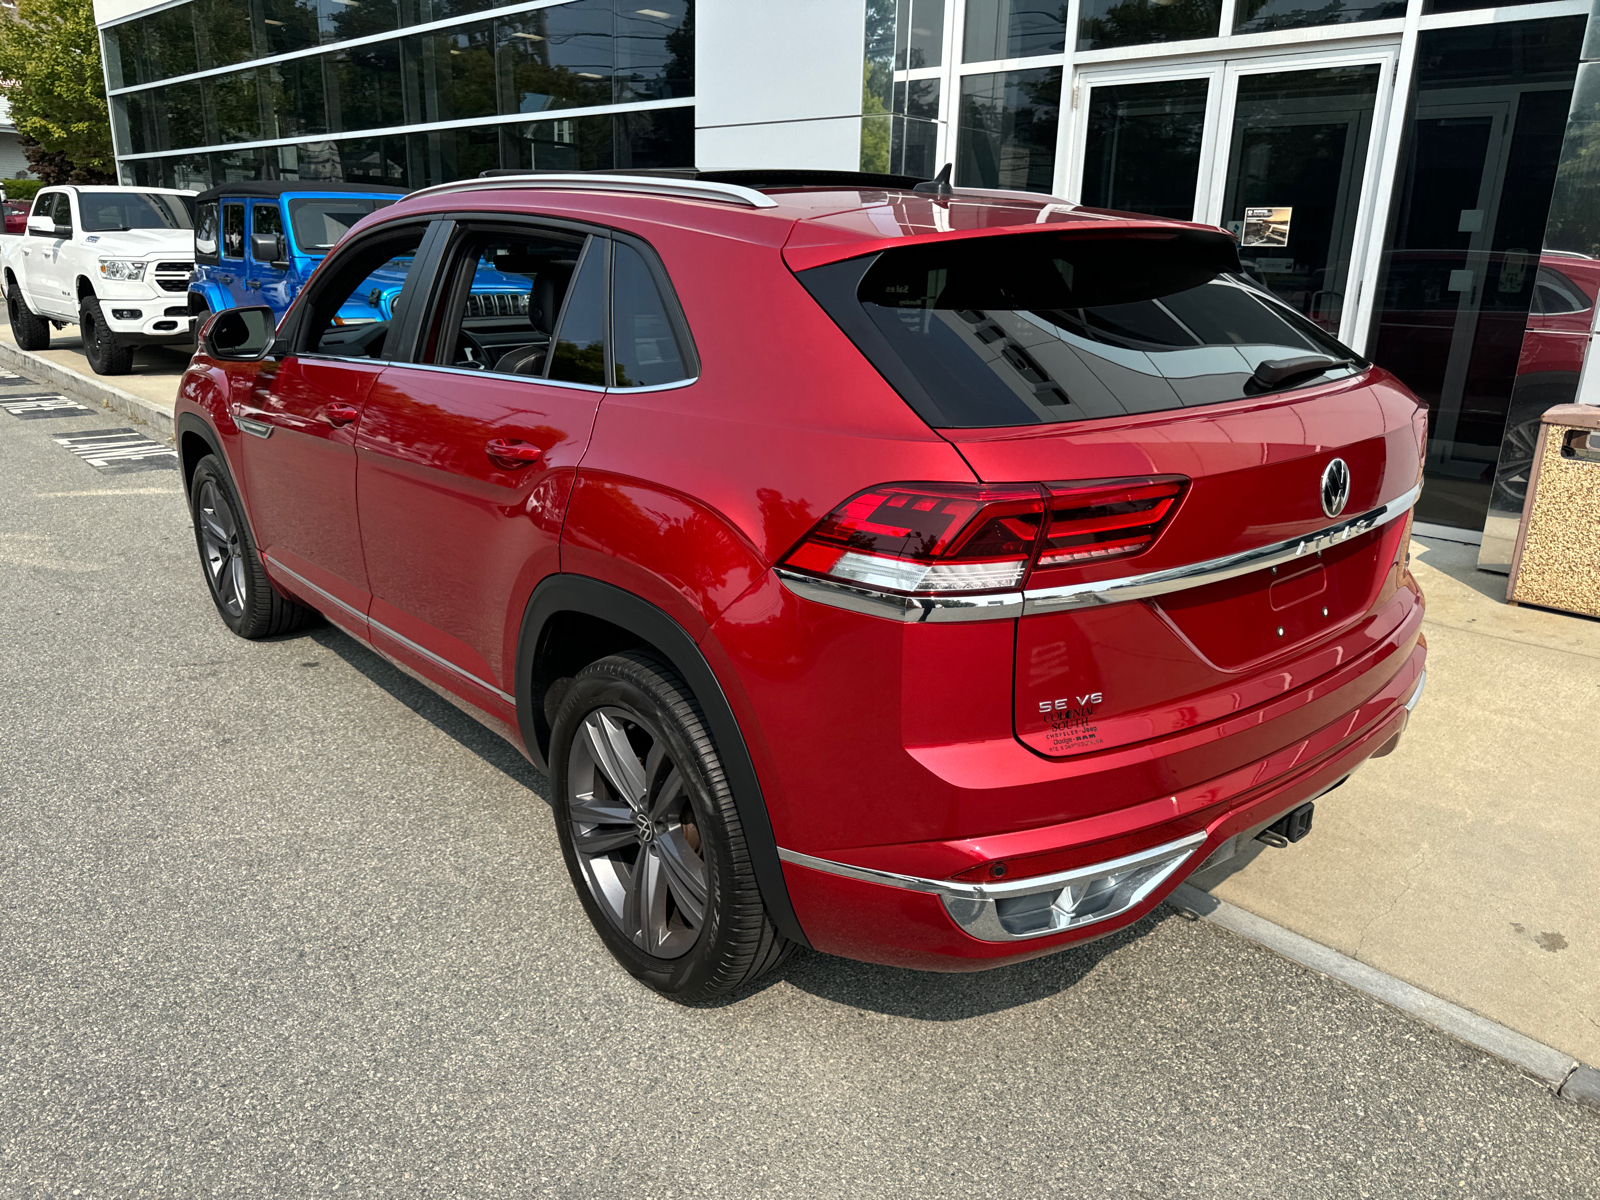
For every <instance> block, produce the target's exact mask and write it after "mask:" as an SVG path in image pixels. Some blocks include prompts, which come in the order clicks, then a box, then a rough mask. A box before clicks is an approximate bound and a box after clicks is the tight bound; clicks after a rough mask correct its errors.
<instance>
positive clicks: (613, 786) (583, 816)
mask: <svg viewBox="0 0 1600 1200" xmlns="http://www.w3.org/2000/svg"><path fill="white" fill-rule="evenodd" d="M630 739H631V740H630ZM635 747H642V749H643V753H642V754H641V752H640V750H639V749H636V748H635ZM567 755H568V757H567V784H566V786H567V789H568V791H567V795H568V797H569V799H568V801H567V827H568V830H569V831H570V834H571V837H572V848H573V850H574V851H576V853H577V856H578V861H579V863H580V865H581V868H582V875H583V879H584V881H585V883H586V885H587V887H588V889H589V892H590V894H591V896H592V897H593V898H594V901H595V903H596V904H597V905H598V906H599V907H600V908H601V910H602V911H603V912H604V913H605V916H606V918H607V919H608V920H609V921H610V922H611V923H612V924H614V925H615V926H617V928H618V929H619V930H620V932H621V933H622V935H623V936H624V937H625V938H626V939H627V940H628V941H629V942H630V943H632V944H633V945H634V946H635V947H637V948H638V949H640V950H642V951H643V952H645V953H646V954H649V955H650V956H651V957H654V958H662V959H672V958H679V957H681V956H682V955H684V954H686V953H688V951H689V950H691V949H692V948H693V947H694V945H695V942H696V941H697V940H698V938H699V935H700V930H701V927H702V925H703V924H704V922H705V916H706V905H707V903H708V902H709V901H708V896H709V892H710V882H709V876H708V869H707V865H706V862H705V859H704V858H703V857H702V856H701V855H700V854H699V853H698V852H697V851H696V849H695V843H694V840H693V836H694V835H693V832H692V831H693V828H694V825H695V823H696V820H695V816H694V813H693V809H692V808H691V807H690V802H689V794H688V790H687V787H686V784H685V781H684V777H683V774H682V773H681V772H680V771H679V769H678V765H677V764H676V763H675V762H673V760H672V756H671V752H670V751H669V750H668V748H667V746H666V745H665V742H664V739H662V738H661V737H660V736H659V735H657V734H656V733H655V731H654V730H653V729H651V727H650V726H648V725H646V724H644V722H643V721H642V720H641V719H640V718H639V717H637V716H635V715H634V714H633V713H631V712H629V711H627V710H625V709H622V708H612V707H607V708H600V709H596V710H594V711H593V712H590V713H589V714H588V715H587V716H585V718H584V720H583V723H582V725H580V726H579V731H578V735H577V736H576V737H574V738H573V740H572V744H571V748H570V749H569V750H568V752H567Z"/></svg>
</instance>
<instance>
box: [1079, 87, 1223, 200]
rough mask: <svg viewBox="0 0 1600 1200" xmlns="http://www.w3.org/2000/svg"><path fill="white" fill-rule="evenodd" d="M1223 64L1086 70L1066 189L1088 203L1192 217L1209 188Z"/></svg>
mask: <svg viewBox="0 0 1600 1200" xmlns="http://www.w3.org/2000/svg"><path fill="white" fill-rule="evenodd" d="M1221 78H1222V65H1221V64H1220V63H1217V64H1213V65H1209V66H1208V65H1200V66H1191V67H1189V68H1188V69H1187V70H1182V71H1173V70H1171V69H1168V70H1166V71H1152V70H1150V69H1149V68H1144V69H1142V70H1139V69H1135V70H1126V69H1124V70H1105V71H1082V72H1080V73H1079V75H1078V83H1077V98H1078V100H1079V103H1080V109H1079V111H1080V117H1079V120H1078V124H1077V130H1078V145H1077V146H1076V147H1075V148H1074V153H1073V154H1072V156H1071V162H1072V163H1073V164H1074V168H1075V170H1074V172H1073V176H1074V177H1073V178H1071V179H1070V180H1069V182H1068V185H1067V195H1069V196H1076V197H1078V202H1079V203H1080V204H1084V205H1087V206H1089V207H1091V208H1111V209H1117V210H1119V211H1122V212H1134V213H1149V214H1150V215H1151V216H1157V217H1170V218H1173V219H1176V220H1179V221H1192V220H1194V219H1195V214H1196V213H1197V212H1198V211H1199V210H1200V209H1201V208H1202V207H1203V206H1204V203H1205V197H1206V194H1207V192H1208V191H1209V188H1210V173H1211V158H1212V153H1213V143H1214V142H1215V140H1216V122H1215V120H1212V119H1210V118H1211V117H1212V116H1213V115H1214V109H1215V107H1216V105H1215V100H1216V97H1217V95H1218V93H1219V91H1220V90H1221Z"/></svg>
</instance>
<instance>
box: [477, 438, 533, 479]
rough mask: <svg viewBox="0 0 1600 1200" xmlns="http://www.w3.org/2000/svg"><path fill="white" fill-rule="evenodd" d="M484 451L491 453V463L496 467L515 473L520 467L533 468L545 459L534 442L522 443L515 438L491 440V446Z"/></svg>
mask: <svg viewBox="0 0 1600 1200" xmlns="http://www.w3.org/2000/svg"><path fill="white" fill-rule="evenodd" d="M484 449H485V450H487V451H488V453H489V461H490V462H492V463H494V464H495V466H497V467H505V468H506V469H507V470H513V471H514V470H516V469H517V468H518V467H528V466H532V465H533V464H534V463H536V462H538V461H539V460H540V459H541V458H543V457H544V451H543V450H542V449H540V448H539V447H538V446H535V445H534V444H533V443H532V442H522V441H518V440H516V439H515V438H490V439H489V444H488V445H487V446H485V447H484Z"/></svg>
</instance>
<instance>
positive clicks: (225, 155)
mask: <svg viewBox="0 0 1600 1200" xmlns="http://www.w3.org/2000/svg"><path fill="white" fill-rule="evenodd" d="M645 3H646V4H647V5H648V6H646V7H641V5H640V2H639V0H567V2H557V3H550V2H546V3H542V4H537V5H530V4H522V5H519V6H515V7H510V8H509V11H508V10H507V8H506V7H501V8H499V9H497V8H495V7H494V6H491V5H489V4H486V3H476V2H474V0H400V2H399V3H389V4H385V3H381V2H379V0H360V2H359V3H357V2H356V0H316V2H314V3H313V2H310V0H300V2H293V0H188V2H187V3H185V4H180V5H178V6H176V7H174V8H168V9H163V10H161V11H160V12H157V13H153V14H150V15H148V16H144V17H136V18H134V19H132V20H130V21H127V22H124V23H123V24H120V25H114V26H110V27H108V28H106V29H105V30H103V31H102V39H103V44H104V48H105V57H106V72H107V78H108V79H109V80H110V81H111V85H112V94H111V108H112V122H113V129H114V132H115V137H116V143H117V151H118V154H119V155H120V156H122V170H123V174H124V175H125V177H127V178H129V179H131V180H132V181H133V182H137V183H141V184H147V185H158V184H159V185H166V186H182V187H195V186H205V185H207V184H209V183H211V182H220V181H223V180H227V179H252V178H289V179H296V178H299V179H344V180H348V181H352V182H373V183H392V184H400V185H402V186H411V187H417V186H424V185H426V184H429V183H436V182H441V181H445V180H450V179H456V178H461V177H463V176H465V175H472V174H476V173H477V172H478V171H481V170H484V169H487V168H493V167H530V166H534V165H537V166H539V167H541V168H544V167H559V168H569V167H570V168H572V169H597V168H602V167H604V168H610V167H621V168H626V167H640V168H642V167H662V166H690V165H693V162H694V117H693V108H692V107H691V106H690V104H689V103H688V101H690V100H691V99H692V97H693V95H694V20H693V8H692V0H645ZM430 22H447V24H445V25H443V26H440V25H437V24H434V25H430ZM416 26H420V27H421V28H418V29H417V30H416V32H412V33H405V32H404V30H406V29H407V28H411V27H416ZM397 31H398V32H397ZM390 34H395V36H386V35H390ZM284 54H287V55H291V56H292V57H288V58H279V59H276V60H273V61H265V62H262V61H259V60H261V59H264V58H269V59H270V58H271V56H274V55H284ZM223 68H232V69H223ZM206 72H209V74H207V73H206ZM184 76H198V77H196V78H184ZM168 81H170V82H168ZM118 89H126V90H118ZM641 105H649V106H650V107H647V108H640V107H638V106H641ZM624 106H627V107H626V108H624ZM606 109H617V110H621V111H612V112H604V111H600V112H597V111H596V110H606ZM567 110H581V112H580V113H578V114H576V115H574V116H572V117H570V118H562V117H558V116H555V114H558V113H561V112H563V111H567ZM519 118H520V119H519ZM452 124H453V125H455V126H456V127H455V128H424V129H420V130H419V129H417V127H418V126H422V127H428V126H448V125H452ZM349 134H357V135H363V136H355V137H350V136H345V135H349ZM251 143H275V144H270V145H259V144H258V145H251ZM133 156H149V157H133Z"/></svg>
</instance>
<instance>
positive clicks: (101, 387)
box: [0, 341, 172, 442]
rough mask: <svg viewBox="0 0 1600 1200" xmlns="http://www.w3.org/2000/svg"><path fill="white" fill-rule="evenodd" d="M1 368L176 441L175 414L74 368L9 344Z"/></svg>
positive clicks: (0, 346)
mask: <svg viewBox="0 0 1600 1200" xmlns="http://www.w3.org/2000/svg"><path fill="white" fill-rule="evenodd" d="M0 366H4V367H8V368H10V369H12V370H15V371H20V372H21V373H22V374H24V375H27V376H29V377H30V378H32V379H37V380H38V381H39V382H40V383H46V384H49V385H50V386H51V387H53V388H55V389H56V390H57V391H59V392H60V393H61V394H62V395H63V396H70V397H72V399H74V400H82V401H85V402H87V403H89V404H95V405H100V406H102V407H104V408H111V409H115V410H116V411H117V412H119V413H121V414H122V415H123V416H125V417H131V418H132V419H133V420H135V421H138V422H140V423H141V424H144V425H148V426H150V427H151V428H152V429H154V430H155V431H156V432H157V433H159V434H160V435H161V436H162V437H163V438H165V439H166V440H167V441H169V442H170V441H171V440H172V414H171V413H170V412H168V411H167V410H166V409H164V408H162V407H161V406H160V405H158V404H153V403H151V402H150V401H149V400H146V399H145V398H144V397H143V396H135V395H134V394H133V393H132V392H127V391H124V390H123V389H122V388H119V387H116V386H114V385H113V384H109V383H105V382H104V381H102V380H99V379H94V378H91V377H89V376H87V375H80V374H79V373H78V372H76V371H74V370H72V368H70V367H63V366H62V365H61V364H60V363H55V362H51V361H50V360H49V359H48V358H44V357H42V356H40V355H38V354H34V353H32V352H31V351H28V350H22V349H19V348H18V347H16V346H13V345H11V344H10V343H9V342H4V341H0Z"/></svg>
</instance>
